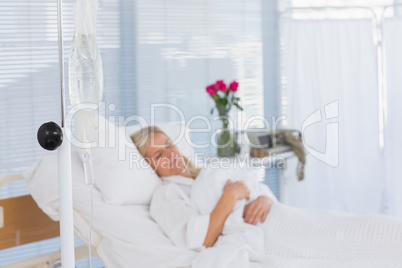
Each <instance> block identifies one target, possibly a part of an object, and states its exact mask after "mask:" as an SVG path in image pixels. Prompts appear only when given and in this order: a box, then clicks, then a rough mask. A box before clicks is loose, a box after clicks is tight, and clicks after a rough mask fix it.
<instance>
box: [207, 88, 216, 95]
mask: <svg viewBox="0 0 402 268" xmlns="http://www.w3.org/2000/svg"><path fill="white" fill-rule="evenodd" d="M207 92H208V94H209V95H211V96H214V95H215V94H216V90H215V85H209V86H207Z"/></svg>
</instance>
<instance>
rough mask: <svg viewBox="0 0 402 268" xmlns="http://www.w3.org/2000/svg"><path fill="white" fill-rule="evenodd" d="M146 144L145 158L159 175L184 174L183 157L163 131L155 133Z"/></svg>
mask: <svg viewBox="0 0 402 268" xmlns="http://www.w3.org/2000/svg"><path fill="white" fill-rule="evenodd" d="M146 146H147V148H146V153H145V158H146V159H147V161H148V163H149V164H150V166H151V167H152V168H153V169H154V170H155V172H156V174H158V176H159V177H168V176H172V175H184V174H183V172H184V167H185V166H184V162H183V157H182V156H181V154H180V152H179V150H178V149H177V147H176V145H174V144H173V143H172V142H171V140H170V139H169V138H168V137H166V136H165V135H164V134H163V133H160V132H157V133H155V134H154V135H153V136H152V137H151V139H150V140H149V141H148V144H147V145H146Z"/></svg>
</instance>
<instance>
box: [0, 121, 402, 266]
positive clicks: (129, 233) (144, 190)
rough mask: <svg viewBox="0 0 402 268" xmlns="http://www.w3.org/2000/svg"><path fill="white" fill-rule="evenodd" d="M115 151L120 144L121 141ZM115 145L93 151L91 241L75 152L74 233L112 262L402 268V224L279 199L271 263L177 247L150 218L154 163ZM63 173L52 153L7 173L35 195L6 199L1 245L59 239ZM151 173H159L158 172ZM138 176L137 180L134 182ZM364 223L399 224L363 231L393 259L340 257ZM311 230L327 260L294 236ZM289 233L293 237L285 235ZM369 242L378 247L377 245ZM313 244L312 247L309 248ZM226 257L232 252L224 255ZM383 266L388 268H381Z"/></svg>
mask: <svg viewBox="0 0 402 268" xmlns="http://www.w3.org/2000/svg"><path fill="white" fill-rule="evenodd" d="M157 125H158V126H159V127H160V128H161V129H162V130H163V131H165V132H166V133H167V135H168V136H170V137H171V138H172V139H175V137H177V136H178V135H179V133H180V130H181V129H182V128H181V127H180V126H174V125H171V124H157ZM138 129H139V127H138V126H134V127H128V128H127V129H124V131H118V133H122V134H121V135H122V136H120V134H119V135H117V137H119V139H122V138H125V139H129V134H131V133H133V132H134V131H136V130H138ZM185 131H187V130H185ZM177 146H178V148H179V150H180V151H181V152H182V154H183V155H185V156H187V157H192V156H193V155H194V151H193V148H192V147H191V146H190V145H189V144H188V143H186V141H185V139H183V140H181V142H179V143H178V144H177ZM116 148H119V146H117V147H116ZM116 148H107V147H105V148H99V149H96V150H93V151H92V153H93V154H92V157H93V163H94V166H95V167H97V168H96V169H95V170H94V171H95V186H96V187H94V188H93V189H92V204H93V206H92V212H93V225H92V236H91V239H90V236H89V233H90V232H89V230H90V229H89V226H90V224H89V223H90V215H91V196H90V190H89V186H88V185H87V184H85V176H84V168H83V164H82V161H81V158H80V155H79V153H77V151H75V152H73V153H72V156H71V164H72V188H73V207H74V231H75V234H76V236H77V237H78V238H79V239H81V240H82V241H83V242H84V243H86V244H89V243H90V244H91V248H92V253H93V255H96V256H98V257H99V258H100V259H101V260H102V262H103V263H104V265H105V266H106V267H141V268H142V267H158V268H159V267H180V268H186V267H188V268H189V267H192V266H193V267H203V268H204V267H216V262H215V260H219V261H220V262H222V264H220V265H221V266H219V267H241V268H243V267H286V268H288V267H289V268H294V267H297V268H299V267H309V268H311V267H314V268H316V267H337V268H338V267H365V268H367V267H398V268H401V267H402V256H401V258H400V257H397V258H394V257H395V256H399V255H400V254H399V250H400V249H402V243H401V241H402V225H401V222H399V221H396V220H394V219H391V218H379V217H377V216H367V218H364V217H362V218H358V219H357V220H358V221H359V222H360V223H361V224H362V225H360V224H358V225H353V224H352V225H351V226H348V225H339V223H340V222H342V221H348V219H351V215H349V214H345V213H341V212H334V211H313V210H301V209H296V208H291V207H287V206H285V205H279V204H278V205H277V206H276V208H275V209H274V210H273V211H270V213H269V219H268V218H267V222H272V223H273V224H275V226H276V227H274V226H272V228H271V229H272V230H271V231H272V232H271V233H270V236H271V238H270V239H272V240H271V241H272V242H275V243H276V245H278V247H276V246H275V247H272V248H271V249H270V250H271V253H270V255H269V256H268V255H267V256H268V258H267V259H266V260H264V261H266V263H267V264H266V265H263V266H252V265H251V264H252V263H250V266H248V262H246V263H245V265H246V264H247V265H246V266H242V265H243V264H240V265H239V263H238V262H236V260H234V262H233V264H236V265H237V266H231V264H229V265H228V264H227V263H225V260H227V259H228V258H226V256H228V257H234V258H237V257H239V256H242V252H243V253H244V245H242V247H243V248H241V247H237V248H236V247H233V248H232V247H231V246H230V247H229V248H211V250H205V251H202V252H201V253H198V252H196V251H192V250H188V249H184V248H179V247H177V246H175V245H173V243H172V242H171V241H170V240H169V238H168V237H167V236H166V235H165V234H164V232H163V231H162V230H161V229H160V227H159V226H158V225H157V224H156V223H155V222H154V221H153V220H152V219H151V218H150V215H149V211H148V203H149V201H150V198H151V196H152V192H153V187H155V185H156V184H152V183H153V182H155V180H153V179H152V178H151V177H149V176H151V175H150V174H151V173H149V172H150V168H149V167H148V168H147V167H145V168H144V170H139V169H138V168H137V169H136V168H131V169H130V166H129V162H130V159H132V158H130V153H131V152H132V150H136V149H135V148H132V149H127V151H125V153H124V156H125V158H124V159H125V160H119V159H118V150H116ZM130 150H131V151H130ZM98 169H99V170H98ZM57 174H58V172H57V155H56V154H51V155H48V156H46V157H44V158H42V159H41V160H39V161H38V162H37V163H35V164H34V165H32V166H31V167H30V168H29V169H28V170H27V171H26V172H25V173H24V174H23V175H15V176H11V177H10V176H9V177H5V178H2V181H3V182H6V181H10V180H15V179H21V178H24V179H26V181H27V184H28V186H29V189H30V192H31V196H22V197H17V198H10V199H5V200H0V206H3V209H4V227H3V228H0V236H1V237H7V238H6V239H4V240H3V239H2V240H1V241H0V246H1V248H8V247H13V246H16V245H21V244H24V243H29V242H33V241H38V240H43V239H46V238H50V237H55V236H58V232H59V230H58V223H57V222H56V221H57V220H58V219H59V218H58V217H59V215H58V182H57V179H56V178H57ZM153 175H154V176H156V175H155V174H153ZM111 178H112V180H111ZM132 178H135V180H134V179H132ZM127 179H129V182H127ZM125 180H126V181H125ZM158 181H159V180H158ZM49 218H50V219H51V220H50V219H49ZM33 219H35V220H33ZM316 219H320V221H319V222H318V223H317V221H316ZM52 220H53V221H52ZM325 221H326V223H325V224H324V225H322V226H320V225H317V227H316V228H311V226H315V224H320V222H325ZM366 222H372V223H373V224H372V226H374V227H375V226H379V225H380V224H384V223H386V224H388V225H390V226H395V227H392V228H388V229H384V228H381V229H374V230H375V231H378V233H377V234H378V236H375V237H372V236H370V235H368V234H366V233H364V232H363V233H362V235H363V236H364V237H366V236H367V239H374V241H376V240H375V239H377V238H378V240H379V241H380V242H383V245H386V246H385V247H384V246H383V247H381V248H380V249H375V251H378V252H379V253H378V256H380V257H381V256H382V255H384V256H390V258H385V259H384V258H380V257H378V258H377V259H369V258H368V257H367V256H371V255H368V252H373V251H372V250H371V249H367V251H365V249H364V247H362V248H363V249H362V251H361V252H357V251H356V252H353V251H350V254H349V255H350V258H352V257H353V256H355V254H357V255H356V256H358V254H361V255H360V256H362V257H361V258H360V259H357V260H353V259H344V257H343V253H339V254H340V255H337V254H338V252H343V251H344V248H345V247H346V248H347V247H348V246H350V244H343V243H342V242H341V243H338V242H339V241H337V240H338V237H339V235H343V236H344V238H346V239H347V238H348V234H349V233H350V232H351V230H353V232H359V231H361V230H360V229H362V228H357V229H353V228H355V227H356V226H357V227H359V226H363V227H364V226H365V224H366ZM300 224H302V225H300ZM366 227H370V226H366ZM374 227H373V228H374ZM281 228H282V229H281ZM300 228H301V229H300ZM370 228H371V227H370ZM363 229H365V227H364V228H363ZM367 230H370V229H367ZM363 231H364V230H363ZM289 232H294V233H293V235H295V236H293V235H292V236H290V237H289ZM334 232H335V233H337V234H338V235H337V236H336V237H333V234H334ZM307 233H310V235H311V236H310V237H315V238H316V239H318V240H319V239H320V237H323V235H324V237H325V236H326V237H325V241H326V242H325V243H327V244H328V246H327V248H326V249H325V250H324V249H323V250H322V252H320V254H322V256H323V257H320V258H317V259H315V256H316V254H318V252H317V249H316V248H315V247H314V246H313V245H310V244H306V243H305V242H304V241H305V240H304V239H302V240H300V239H299V240H298V239H295V240H294V241H293V240H292V239H293V237H296V236H297V235H298V234H301V235H304V234H307ZM395 237H396V238H395ZM398 237H400V238H398ZM284 238H287V240H286V239H284ZM331 239H332V240H331ZM387 239H388V240H392V239H394V240H396V241H398V243H399V244H395V246H393V245H388V244H387V242H386V241H388V240H387ZM398 239H399V240H398ZM382 240H384V241H385V242H384V241H382ZM301 241H302V242H301ZM360 242H362V241H360ZM297 243H299V245H298V244H297ZM363 244H364V243H363ZM280 245H290V246H293V245H294V246H295V247H294V249H292V250H293V251H289V250H288V247H287V246H286V247H281V246H280ZM364 245H365V244H364ZM369 245H370V244H368V245H367V246H369ZM371 245H377V244H376V243H371ZM234 246H235V245H234ZM309 246H311V248H310V249H309ZM320 251H321V250H320ZM88 253H89V252H88V247H86V246H83V247H79V248H76V258H77V259H83V258H87V257H88V255H89V254H88ZM238 253H239V254H238ZM225 254H227V255H226V256H225ZM222 256H223V257H222ZM276 256H282V258H277V257H276ZM286 256H288V257H289V258H287V257H286ZM331 256H332V257H331ZM210 257H213V258H210ZM215 257H218V258H215ZM58 258H59V254H58V253H54V254H50V255H47V256H40V257H37V258H34V259H30V260H27V261H23V262H20V263H17V264H11V265H8V266H6V267H7V268H14V267H50V265H51V264H52V263H54V262H55V261H57V259H58ZM212 259H213V260H214V261H213V262H211V261H210V260H212ZM245 260H247V258H245ZM197 261H198V266H197ZM194 263H196V264H194ZM200 264H201V265H200ZM204 264H206V265H204ZM378 264H380V265H382V266H378ZM214 265H215V266H214ZM384 265H385V266H384ZM387 265H388V266H387Z"/></svg>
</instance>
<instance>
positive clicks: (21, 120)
mask: <svg viewBox="0 0 402 268" xmlns="http://www.w3.org/2000/svg"><path fill="white" fill-rule="evenodd" d="M74 2H75V1H72V0H64V1H63V20H64V21H63V31H64V60H65V79H66V82H65V86H66V89H68V69H67V67H68V57H69V50H70V45H71V40H72V36H73V31H74V20H73V12H72V7H73V4H74ZM131 2H132V1H129V0H122V1H114V0H103V1H100V3H99V10H98V20H97V41H98V46H99V49H100V51H101V55H102V60H103V65H104V81H105V87H104V99H105V100H108V101H109V102H113V103H114V104H115V105H116V107H117V109H116V111H114V112H115V113H117V114H120V113H124V112H127V111H130V112H133V111H134V109H135V105H134V101H132V102H129V101H128V100H130V98H131V97H132V92H133V89H134V88H135V86H134V85H133V83H134V82H133V81H135V76H134V75H133V69H132V68H129V67H128V66H126V65H123V64H120V63H119V61H120V59H121V58H125V55H127V54H129V53H128V52H127V47H129V46H131V45H132V44H133V41H132V40H134V37H133V35H130V34H127V32H126V31H128V30H127V29H130V28H131V29H132V28H133V25H132V24H131V25H127V26H126V22H124V21H122V20H121V18H128V17H130V16H131V15H132V10H131V9H126V8H122V6H123V5H128V4H130V3H131ZM122 24H123V26H122ZM123 34H124V36H125V38H124V39H123V38H121V36H122V35H123ZM122 43H123V44H122ZM121 48H124V49H125V50H124V51H123V50H121ZM130 57H132V54H131V55H130ZM127 77H130V79H126V78H127ZM59 81H60V80H59V64H58V43H57V1H53V0H40V1H39V0H25V1H23V0H16V1H8V2H5V1H1V2H0V148H1V149H0V176H4V175H11V174H19V173H22V172H24V171H25V169H26V168H27V167H28V166H30V165H32V164H33V163H34V161H36V160H38V159H39V158H40V157H42V156H44V155H46V154H47V153H48V152H46V151H45V150H43V149H42V148H41V147H40V146H39V145H38V143H37V141H36V131H37V129H38V128H39V126H40V125H41V124H42V123H44V122H48V121H54V122H57V123H59V124H60V86H59ZM130 83H131V84H130ZM66 100H67V102H68V101H69V98H68V96H67V98H66ZM123 100H124V101H126V103H124V105H120V103H123ZM130 103H132V105H130ZM68 108H69V107H67V109H68ZM28 193H29V191H28V188H27V186H26V183H25V182H24V181H15V182H10V183H7V184H6V185H5V186H4V187H2V189H0V198H9V197H13V196H18V195H24V194H28ZM75 243H76V245H77V246H78V245H80V244H82V243H81V242H80V241H79V240H78V239H76V241H75ZM57 245H59V239H58V238H55V239H50V240H44V241H41V242H37V243H31V244H27V245H24V246H20V247H15V248H12V249H7V250H3V251H0V256H3V257H0V265H4V264H6V263H12V262H15V261H19V260H23V259H26V258H29V257H33V256H37V255H40V254H45V253H49V252H54V251H57V250H58V249H59V246H57ZM86 266H87V261H81V262H78V263H77V267H86ZM94 267H102V264H101V262H100V261H96V262H95V263H94Z"/></svg>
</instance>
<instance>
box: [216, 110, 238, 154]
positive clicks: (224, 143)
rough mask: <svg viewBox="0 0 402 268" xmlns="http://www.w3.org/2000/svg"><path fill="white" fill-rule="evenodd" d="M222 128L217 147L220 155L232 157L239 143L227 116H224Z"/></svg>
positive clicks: (218, 135) (219, 132)
mask: <svg viewBox="0 0 402 268" xmlns="http://www.w3.org/2000/svg"><path fill="white" fill-rule="evenodd" d="M221 120H222V128H221V129H218V132H217V141H216V143H217V147H218V148H217V149H218V156H219V157H231V156H234V155H235V154H236V149H237V144H236V140H235V139H234V131H233V129H232V128H231V127H230V125H229V120H228V118H227V116H225V117H222V118H221Z"/></svg>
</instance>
